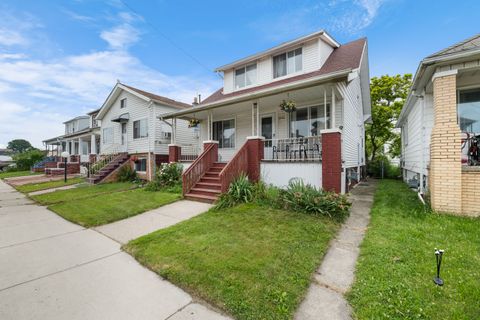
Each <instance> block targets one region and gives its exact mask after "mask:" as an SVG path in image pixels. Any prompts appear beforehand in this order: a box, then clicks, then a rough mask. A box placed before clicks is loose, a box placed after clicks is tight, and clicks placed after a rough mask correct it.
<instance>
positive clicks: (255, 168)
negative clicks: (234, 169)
mask: <svg viewBox="0 0 480 320" xmlns="http://www.w3.org/2000/svg"><path fill="white" fill-rule="evenodd" d="M247 149H248V177H249V178H250V180H252V181H258V180H260V162H261V161H262V159H263V151H264V148H263V139H261V138H258V139H257V138H254V139H248V140H247Z"/></svg>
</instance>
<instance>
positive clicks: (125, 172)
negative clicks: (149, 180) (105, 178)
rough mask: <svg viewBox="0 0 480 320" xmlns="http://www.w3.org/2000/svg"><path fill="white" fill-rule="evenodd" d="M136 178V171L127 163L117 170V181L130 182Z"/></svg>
mask: <svg viewBox="0 0 480 320" xmlns="http://www.w3.org/2000/svg"><path fill="white" fill-rule="evenodd" d="M135 180H137V172H136V171H135V170H134V169H132V167H131V166H130V165H129V164H126V165H124V166H123V167H121V168H120V169H119V170H118V173H117V181H118V182H132V181H135Z"/></svg>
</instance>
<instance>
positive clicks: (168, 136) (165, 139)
mask: <svg viewBox="0 0 480 320" xmlns="http://www.w3.org/2000/svg"><path fill="white" fill-rule="evenodd" d="M171 140H172V133H171V132H162V133H160V140H157V141H156V142H157V143H158V144H164V143H170V141H171Z"/></svg>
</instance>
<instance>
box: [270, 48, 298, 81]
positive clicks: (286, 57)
mask: <svg viewBox="0 0 480 320" xmlns="http://www.w3.org/2000/svg"><path fill="white" fill-rule="evenodd" d="M298 49H300V50H301V51H302V53H301V56H302V58H301V61H302V65H301V68H300V70H295V71H293V72H290V73H288V54H289V53H290V52H295V51H297V50H298ZM303 51H304V50H303V46H302V47H297V48H295V49H292V50H288V51H285V52H282V53H279V54H276V55H273V56H272V79H282V78H284V77H288V76H291V75H294V74H300V73H302V72H303V66H304V64H305V61H304V60H303V53H304V52H303ZM281 55H285V59H286V66H285V68H286V69H285V74H284V75H281V76H278V77H275V57H278V56H281Z"/></svg>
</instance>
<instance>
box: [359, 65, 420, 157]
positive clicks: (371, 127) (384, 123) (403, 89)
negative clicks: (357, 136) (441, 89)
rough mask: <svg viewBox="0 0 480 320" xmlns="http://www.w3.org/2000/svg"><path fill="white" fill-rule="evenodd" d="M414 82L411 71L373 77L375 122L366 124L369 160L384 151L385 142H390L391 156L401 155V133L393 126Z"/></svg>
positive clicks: (372, 97) (372, 91) (373, 118)
mask: <svg viewBox="0 0 480 320" xmlns="http://www.w3.org/2000/svg"><path fill="white" fill-rule="evenodd" d="M411 85H412V75H411V74H404V75H399V74H397V75H395V76H389V75H383V76H381V77H373V78H372V79H371V83H370V95H371V99H372V123H371V124H367V125H366V127H365V131H366V147H367V155H368V158H369V160H370V161H374V160H375V158H376V157H377V156H378V155H379V154H383V146H384V145H390V151H389V153H390V155H391V156H392V157H395V156H399V155H400V135H399V134H398V133H396V132H395V131H394V128H395V123H396V122H397V120H398V117H399V116H400V112H401V111H402V107H403V105H404V103H405V100H406V98H407V96H408V92H409V90H410V87H411Z"/></svg>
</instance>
